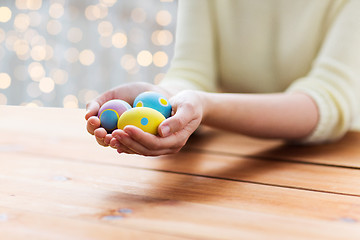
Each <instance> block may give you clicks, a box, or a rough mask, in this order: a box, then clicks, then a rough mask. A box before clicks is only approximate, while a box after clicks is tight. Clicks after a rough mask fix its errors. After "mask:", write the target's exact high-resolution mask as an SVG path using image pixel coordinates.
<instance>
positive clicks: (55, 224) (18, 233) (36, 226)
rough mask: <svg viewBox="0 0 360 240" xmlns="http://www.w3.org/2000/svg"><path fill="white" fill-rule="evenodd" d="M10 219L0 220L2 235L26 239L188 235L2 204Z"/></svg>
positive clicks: (172, 238) (155, 239)
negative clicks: (149, 230)
mask: <svg viewBox="0 0 360 240" xmlns="http://www.w3.org/2000/svg"><path fill="white" fill-rule="evenodd" d="M0 212H2V213H3V216H5V214H4V213H5V212H6V216H7V219H6V220H3V221H0V236H1V239H4V240H5V239H11V240H17V239H19V240H23V239H36V240H42V239H43V240H48V239H53V240H56V239H59V240H63V239H66V240H96V239H101V240H103V239H104V240H106V239H150V240H158V239H160V240H162V239H170V240H181V239H186V238H181V237H175V236H171V235H166V234H159V233H152V232H146V231H141V230H134V229H129V228H124V227H122V226H121V225H114V224H112V223H110V222H106V221H102V220H93V221H83V220H81V219H77V218H67V217H61V216H56V215H53V214H51V213H46V214H41V213H37V212H33V211H30V210H28V209H22V210H17V209H12V208H9V207H7V208H4V207H0Z"/></svg>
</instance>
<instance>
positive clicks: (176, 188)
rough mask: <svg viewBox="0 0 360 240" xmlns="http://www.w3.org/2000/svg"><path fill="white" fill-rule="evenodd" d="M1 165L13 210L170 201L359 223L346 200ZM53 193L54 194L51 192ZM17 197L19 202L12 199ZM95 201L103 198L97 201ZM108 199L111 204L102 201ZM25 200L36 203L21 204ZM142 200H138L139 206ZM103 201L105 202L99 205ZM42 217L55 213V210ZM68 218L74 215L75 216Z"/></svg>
mask: <svg viewBox="0 0 360 240" xmlns="http://www.w3.org/2000/svg"><path fill="white" fill-rule="evenodd" d="M1 162H2V163H4V164H2V168H1V170H0V173H1V182H2V186H1V193H2V194H5V195H3V196H2V197H1V199H2V201H1V202H2V203H3V204H4V203H7V204H9V205H7V206H13V205H12V204H16V205H17V206H22V205H24V206H26V202H28V203H31V204H38V205H36V206H35V207H36V208H40V209H42V208H43V207H42V206H43V202H42V199H46V200H44V201H45V202H44V204H45V203H46V202H49V203H52V202H53V201H55V202H56V203H53V204H51V205H54V206H52V207H53V208H59V211H60V212H61V211H62V210H63V206H64V204H65V205H66V204H68V203H69V204H75V203H76V204H77V205H75V207H76V208H78V211H80V210H82V209H83V211H84V213H85V212H87V211H89V210H91V209H92V208H94V207H95V208H96V207H97V208H98V207H99V206H106V207H107V208H108V207H109V206H112V208H113V209H114V208H115V209H116V207H115V206H114V204H117V203H118V204H120V205H121V204H130V203H135V202H137V201H140V203H144V202H145V203H146V202H153V201H155V202H160V203H164V202H165V203H166V202H167V201H168V200H171V201H187V202H194V203H201V204H207V205H212V206H220V207H227V208H233V209H244V210H249V211H258V212H265V213H269V214H277V215H285V216H302V217H306V218H314V219H326V220H331V221H338V220H339V219H343V218H351V219H354V220H356V221H357V220H360V205H359V204H358V203H359V198H358V197H352V196H346V195H338V194H327V193H321V192H312V191H304V190H298V189H287V188H282V187H273V186H267V185H259V184H252V183H244V182H237V181H227V180H222V179H214V178H207V177H199V176H192V175H183V174H176V173H167V172H158V171H151V170H146V169H130V168H127V167H121V166H114V165H113V166H108V165H102V164H97V163H86V164H85V163H78V162H64V161H62V160H61V159H59V160H55V159H47V158H41V157H37V156H36V157H26V158H25V157H24V158H23V159H17V158H11V159H9V160H8V161H4V160H2V161H1ZM59 179H60V180H59ZM29 185H31V186H32V187H31V188H30V187H29ZM52 188H55V189H56V191H52ZM34 189H37V191H34ZM107 191H110V192H111V194H108V192H107ZM49 193H51V194H49ZM74 193H75V194H74ZM13 195H14V196H18V197H20V198H14V196H13ZM69 196H71V198H69ZM91 196H99V198H97V199H95V200H93V199H91ZM105 196H106V198H109V199H103V198H105ZM134 196H135V197H134ZM139 196H140V197H139ZM21 197H30V198H34V199H38V200H37V201H35V202H34V201H30V200H29V199H25V201H22V200H21V199H22V198H21ZM138 197H139V198H140V199H138V200H136V198H138ZM299 199H303V200H302V201H301V200H299ZM99 200H100V201H105V202H98V201H99ZM164 200H165V201H164ZM17 201H19V202H17ZM59 201H60V202H59ZM61 201H64V202H61ZM74 201H75V203H74ZM106 201H110V203H109V202H106ZM87 207H89V209H88V208H87ZM124 207H125V208H131V206H124ZM329 209H331V211H329ZM70 210H73V208H70ZM44 211H45V212H46V211H50V212H55V210H54V209H44ZM69 213H70V214H71V211H70V212H69Z"/></svg>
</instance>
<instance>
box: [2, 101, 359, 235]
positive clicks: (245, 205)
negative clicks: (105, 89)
mask: <svg viewBox="0 0 360 240" xmlns="http://www.w3.org/2000/svg"><path fill="white" fill-rule="evenodd" d="M0 136H1V137H0V239H1V240H5V239H11V240H12V239H36V240H39V239H62V240H63V239H66V240H67V239H101V240H103V239H156V240H157V239H261V240H263V239H276V240H278V239H326V240H329V239H360V222H359V221H360V133H355V132H351V133H349V134H347V135H346V136H345V138H344V139H343V140H341V141H340V142H338V143H335V144H328V145H322V146H287V145H284V144H283V143H282V142H281V141H274V140H259V139H253V138H248V137H244V136H240V135H235V134H231V133H226V132H220V131H215V130H211V129H210V130H209V129H207V130H202V131H199V132H198V133H197V134H196V135H194V136H193V137H192V138H191V139H190V141H189V144H188V145H187V146H186V147H185V148H184V150H183V151H181V152H180V153H178V154H176V155H169V156H163V157H142V156H136V155H125V154H122V155H120V154H117V153H116V151H115V150H114V149H112V148H104V147H100V146H99V145H97V143H96V141H95V139H94V138H93V137H92V136H91V135H89V134H88V133H87V132H86V130H85V120H84V110H78V109H56V108H28V107H14V106H1V107H0Z"/></svg>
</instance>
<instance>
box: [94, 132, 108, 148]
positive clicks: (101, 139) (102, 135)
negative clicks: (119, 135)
mask: <svg viewBox="0 0 360 240" xmlns="http://www.w3.org/2000/svg"><path fill="white" fill-rule="evenodd" d="M94 135H95V138H96V141H97V142H98V143H99V144H100V145H101V146H104V147H107V146H109V145H108V144H107V143H106V142H105V137H106V135H107V132H106V130H105V129H104V128H97V129H96V130H95V131H94Z"/></svg>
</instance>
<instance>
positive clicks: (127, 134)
mask: <svg viewBox="0 0 360 240" xmlns="http://www.w3.org/2000/svg"><path fill="white" fill-rule="evenodd" d="M112 135H113V137H114V138H115V139H116V140H117V141H118V143H119V144H120V145H121V146H122V147H124V146H125V147H127V148H128V149H130V150H131V151H132V152H135V153H137V154H141V155H145V156H158V155H164V154H171V153H175V152H178V151H179V150H180V149H181V147H182V146H183V145H184V141H181V140H180V138H177V139H176V138H170V139H165V138H161V137H159V136H155V135H152V134H150V133H146V132H144V131H142V130H141V129H139V128H137V127H134V126H127V127H125V129H124V131H114V132H113V134H112ZM175 139H176V140H177V142H176V143H174V140H175ZM125 152H126V151H125Z"/></svg>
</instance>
